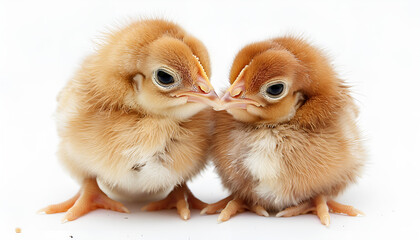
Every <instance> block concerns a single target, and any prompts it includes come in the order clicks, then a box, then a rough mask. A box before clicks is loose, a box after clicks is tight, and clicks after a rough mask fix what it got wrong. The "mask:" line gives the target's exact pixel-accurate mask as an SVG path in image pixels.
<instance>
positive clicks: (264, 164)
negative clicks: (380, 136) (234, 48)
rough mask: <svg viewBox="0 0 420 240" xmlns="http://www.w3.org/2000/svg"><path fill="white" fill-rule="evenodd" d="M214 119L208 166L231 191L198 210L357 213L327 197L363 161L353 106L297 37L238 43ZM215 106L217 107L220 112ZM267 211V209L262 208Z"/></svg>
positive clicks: (326, 66)
mask: <svg viewBox="0 0 420 240" xmlns="http://www.w3.org/2000/svg"><path fill="white" fill-rule="evenodd" d="M230 83H231V86H230V87H229V89H228V90H227V91H226V93H225V94H224V96H223V97H222V98H221V104H222V105H223V109H225V110H226V111H223V112H218V113H217V115H216V116H215V117H216V118H215V132H214V136H213V141H214V144H213V147H212V151H213V155H214V164H215V168H216V170H217V172H218V173H219V175H220V176H221V178H222V182H223V184H224V186H225V187H226V188H228V189H229V190H230V191H231V193H232V195H231V196H229V197H227V198H226V199H223V200H221V201H219V202H217V203H214V204H210V205H208V206H207V207H206V208H204V209H203V210H202V213H208V214H211V213H216V212H217V211H219V210H222V209H223V208H224V209H223V211H222V212H221V213H220V215H219V219H218V220H219V221H226V220H228V219H229V218H230V217H231V216H232V215H234V214H235V213H237V212H241V211H244V210H246V209H247V210H251V211H253V212H255V213H257V214H258V215H262V216H269V214H268V211H276V212H278V214H277V216H278V217H279V216H283V217H286V216H294V215H298V214H305V213H309V212H312V213H316V214H317V215H318V217H319V218H320V220H321V222H322V223H323V224H324V225H328V224H329V222H330V216H329V213H328V211H331V212H335V213H343V214H347V215H351V216H355V215H358V214H361V212H360V211H358V210H356V209H354V208H352V207H350V206H346V205H342V204H339V203H337V202H335V201H334V200H333V198H334V197H335V196H337V195H338V194H339V193H341V192H342V191H343V190H344V189H345V188H346V187H347V186H348V185H349V184H350V183H352V182H355V180H356V178H357V177H358V175H359V174H360V172H361V168H362V166H363V165H364V162H365V153H364V148H363V146H362V144H361V141H360V136H359V132H358V129H357V126H356V117H357V115H358V110H357V108H356V106H355V104H354V102H353V99H352V97H351V96H350V94H349V88H348V87H347V86H346V85H344V83H343V81H342V80H340V79H339V78H338V77H337V75H336V73H335V72H334V70H333V68H332V67H331V64H330V63H329V61H328V60H327V58H326V57H325V56H324V55H323V54H322V53H321V52H320V51H319V50H318V49H316V48H314V47H313V46H311V45H309V44H308V43H306V42H305V41H304V40H302V39H298V38H293V37H283V38H276V39H271V40H267V41H263V42H257V43H254V44H250V45H248V46H246V47H244V48H243V49H242V50H241V51H240V52H239V53H238V55H237V56H236V58H235V60H234V62H233V65H232V68H231V72H230ZM219 110H220V109H219ZM267 210H268V211H267Z"/></svg>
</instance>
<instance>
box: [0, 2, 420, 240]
mask: <svg viewBox="0 0 420 240" xmlns="http://www.w3.org/2000/svg"><path fill="white" fill-rule="evenodd" d="M153 16H155V17H165V18H167V19H171V20H174V21H176V22H177V23H179V24H181V25H182V26H183V27H184V28H185V29H186V30H187V31H189V32H190V33H192V34H194V35H195V36H197V37H198V38H200V39H201V40H202V41H203V42H204V43H205V45H206V46H207V47H208V50H209V53H210V57H211V60H212V68H213V76H212V82H213V83H214V86H215V87H216V89H219V90H220V89H222V88H223V87H225V86H227V76H228V72H229V68H230V64H231V62H232V60H233V57H234V55H235V54H236V52H237V51H238V50H239V49H240V48H241V47H243V46H244V45H245V44H247V43H250V42H252V41H258V40H263V39H266V38H269V37H275V36H281V35H283V34H287V33H293V34H297V35H303V36H305V37H306V38H308V39H309V40H310V41H311V42H313V43H314V44H316V45H317V46H319V47H322V48H324V49H325V50H326V52H327V53H328V54H329V55H330V56H331V59H333V60H334V64H335V66H336V69H337V71H338V72H339V74H340V76H341V77H342V78H344V79H346V81H347V82H348V83H349V84H351V85H352V86H354V88H353V92H354V97H355V98H356V99H357V101H358V104H359V105H360V107H361V115H360V126H361V128H362V130H363V133H364V135H365V137H366V145H367V147H368V149H369V155H370V157H369V161H368V163H367V165H366V168H365V172H364V174H363V177H362V178H361V179H360V181H359V182H358V184H356V185H353V186H352V187H350V188H349V189H347V190H346V191H345V193H344V194H343V195H341V196H340V197H339V198H338V200H339V201H341V202H342V203H346V204H351V205H354V206H355V207H357V208H359V209H361V210H363V211H364V212H365V213H366V216H365V217H346V216H340V215H332V219H331V225H330V227H329V228H326V227H324V226H322V225H321V224H320V223H319V220H318V219H317V218H316V217H315V216H313V215H306V216H299V217H293V218H275V217H270V218H263V217H259V216H256V215H254V214H251V213H244V214H240V215H238V216H235V217H234V218H233V219H231V220H230V221H228V222H226V223H222V224H218V223H217V222H216V219H217V215H211V216H200V215H199V213H198V211H193V212H192V218H191V219H190V220H189V221H187V222H185V221H182V220H180V218H179V217H178V215H177V214H176V212H175V211H174V210H168V211H161V212H152V213H148V212H141V211H140V207H141V205H139V204H132V203H130V204H127V206H128V208H129V209H130V210H131V214H129V215H126V214H121V213H115V212H111V211H106V210H97V211H94V212H92V213H89V214H88V215H86V216H84V217H82V218H80V219H78V220H76V221H74V222H69V223H65V224H61V223H60V219H61V218H62V216H63V215H62V214H55V215H37V214H35V212H36V210H37V209H39V208H41V207H44V206H45V205H48V204H50V203H56V202H59V201H62V200H65V199H68V198H69V197H71V196H72V195H73V194H75V193H76V192H77V190H78V188H79V186H78V185H77V184H76V183H75V182H74V181H73V180H72V179H71V178H70V177H69V175H68V174H67V173H66V171H65V170H64V169H62V168H61V166H60V165H59V164H58V162H57V159H56V156H55V152H56V146H57V141H58V138H57V136H56V132H55V123H54V118H53V113H54V111H55V106H56V100H55V97H56V95H57V93H58V92H59V90H60V89H61V88H62V87H63V85H64V84H65V82H66V81H67V80H68V79H70V78H71V76H72V74H73V72H74V71H75V70H76V69H77V68H78V65H79V64H80V63H81V61H82V59H83V57H84V56H86V55H87V54H88V53H90V52H92V51H93V50H94V48H95V44H94V41H95V39H97V38H98V37H99V36H101V32H104V31H106V29H107V28H108V27H112V26H116V25H121V23H124V22H128V19H129V18H130V17H133V18H138V17H153ZM419 68H420V4H419V2H418V1H336V0H331V1H311V0H308V1H293V2H292V1H288V2H286V1H258V3H256V2H251V1H220V2H218V1H210V0H209V1H205V2H204V1H203V2H199V1H151V2H144V1H134V0H133V1H103V0H98V1H84V0H82V1H80V0H79V1H75V0H73V1H67V2H59V1H50V2H46V1H7V2H6V1H3V0H2V1H1V2H0V194H1V195H0V239H14V238H16V239H71V238H70V236H73V239H153V238H156V239H168V238H170V239H215V238H220V239H235V238H236V239H260V238H262V239H267V238H277V239H293V238H297V239H302V238H306V239H372V238H375V239H379V238H385V237H392V238H397V237H398V238H399V239H414V238H417V239H419V238H420V230H419V224H420V221H419V215H418V213H419V207H418V206H419V202H420V195H419V192H420V190H419V183H420V181H419V174H420V172H419V166H420V163H419V162H420V157H419V148H420V110H419V106H418V105H419V102H420V101H419V98H418V94H419V88H420V84H419V82H420V79H419V75H420V74H419V72H420V71H419ZM189 185H190V187H191V189H192V191H193V192H194V193H195V194H196V195H197V196H198V197H199V198H201V199H202V200H204V201H206V202H214V201H217V200H219V199H221V198H222V197H225V196H227V194H228V192H227V191H224V190H223V189H222V187H221V185H220V181H219V179H218V177H217V175H216V174H215V173H214V171H213V168H211V167H209V168H208V169H207V170H206V171H205V172H203V173H202V175H201V176H198V177H196V178H195V179H194V180H193V181H192V182H191V183H190V184H189ZM16 227H20V228H21V229H22V233H20V234H17V233H15V232H14V231H15V228H16Z"/></svg>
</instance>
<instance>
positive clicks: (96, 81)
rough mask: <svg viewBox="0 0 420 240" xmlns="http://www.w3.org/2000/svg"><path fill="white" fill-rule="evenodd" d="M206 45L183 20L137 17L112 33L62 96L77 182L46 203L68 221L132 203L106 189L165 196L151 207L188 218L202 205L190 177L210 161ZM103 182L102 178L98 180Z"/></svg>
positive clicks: (66, 160)
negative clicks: (59, 199)
mask: <svg viewBox="0 0 420 240" xmlns="http://www.w3.org/2000/svg"><path fill="white" fill-rule="evenodd" d="M209 76H210V60H209V56H208V53H207V50H206V48H205V46H204V45H203V44H202V43H201V42H200V41H199V40H198V39H196V38H195V37H193V36H191V35H189V34H188V33H187V32H185V31H184V30H183V29H182V28H181V27H179V26H178V25H176V24H174V23H172V22H168V21H164V20H143V21H136V22H134V23H132V24H130V25H129V26H127V27H125V28H123V29H121V30H119V31H116V32H114V33H112V34H110V35H109V36H108V39H107V41H106V42H105V43H104V44H103V45H102V46H101V47H100V49H99V50H97V51H96V52H95V53H94V54H92V55H91V56H89V57H87V58H86V60H85V61H84V62H83V64H82V66H81V68H80V70H79V71H78V72H77V73H76V75H75V76H74V78H73V79H71V80H70V81H69V82H68V84H67V85H66V86H65V88H64V89H63V90H62V92H61V93H60V95H59V97H58V109H57V125H58V134H59V137H60V139H61V141H60V144H59V149H58V157H59V159H60V161H61V162H62V164H63V165H64V166H65V168H66V169H67V170H68V171H69V172H70V173H71V175H72V176H73V177H74V178H75V179H77V180H78V181H79V183H80V184H81V188H80V191H79V192H78V193H77V194H76V195H75V196H74V197H72V198H71V199H69V200H67V201H65V202H63V203H59V204H55V205H50V206H48V207H46V208H44V209H42V210H40V211H41V212H45V213H47V214H50V213H58V212H66V214H65V216H64V218H63V221H71V220H74V219H76V218H78V217H80V216H82V215H84V214H86V213H88V212H89V211H92V210H94V209H97V208H105V209H110V210H114V211H119V212H128V209H127V208H125V207H124V206H123V205H122V204H121V203H120V202H117V201H115V200H113V199H111V198H110V197H109V196H108V195H109V194H108V195H107V194H105V193H104V192H103V191H102V190H101V189H100V188H99V186H101V188H102V189H104V191H105V192H109V193H111V194H115V195H118V196H124V197H128V198H131V199H140V200H141V199H143V200H144V199H148V198H149V197H161V198H162V197H164V196H165V195H167V194H168V193H169V192H171V191H172V192H171V193H169V195H168V196H167V197H166V198H165V199H163V200H161V201H159V202H155V203H151V204H149V205H147V206H146V207H145V208H144V209H145V210H159V209H163V208H173V207H176V208H177V210H178V213H179V215H180V216H181V218H182V219H185V220H186V219H189V218H190V210H189V207H191V208H198V209H202V208H203V207H204V206H205V204H204V203H203V202H201V201H200V200H198V199H196V198H195V197H194V196H193V195H192V194H191V192H190V191H189V189H188V188H187V186H186V184H185V183H186V181H188V180H189V179H190V178H191V177H192V176H194V175H196V174H197V173H198V172H199V171H200V170H202V169H203V167H204V166H205V164H206V155H207V153H208V145H209V136H210V123H211V122H210V118H209V114H210V113H209V111H208V110H206V109H205V108H206V107H207V104H210V105H211V104H213V102H214V101H215V100H216V99H218V98H217V95H216V93H215V92H214V90H213V87H212V86H211V84H210V82H209V79H208V77H209ZM98 183H99V186H98Z"/></svg>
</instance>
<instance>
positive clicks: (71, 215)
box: [38, 178, 128, 222]
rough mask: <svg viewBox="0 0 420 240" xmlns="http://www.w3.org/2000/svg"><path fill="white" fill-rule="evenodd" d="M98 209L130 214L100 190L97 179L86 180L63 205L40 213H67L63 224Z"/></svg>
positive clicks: (51, 207)
mask: <svg viewBox="0 0 420 240" xmlns="http://www.w3.org/2000/svg"><path fill="white" fill-rule="evenodd" d="M98 208H104V209H109V210H113V211H117V212H123V213H128V209H127V208H126V207H124V205H123V204H122V203H120V202H117V201H114V200H112V199H110V198H109V197H108V196H107V195H105V193H103V192H102V190H101V189H100V188H99V186H98V184H97V182H96V179H92V178H91V179H86V180H84V181H83V183H82V187H81V188H80V191H79V192H78V193H77V194H76V195H75V196H74V197H72V198H70V199H69V200H67V201H64V202H62V203H58V204H53V205H50V206H48V207H46V208H43V209H41V210H39V211H38V212H44V213H46V214H52V213H60V212H66V214H65V215H64V218H63V219H62V222H67V221H73V220H75V219H77V218H79V217H81V216H83V215H85V214H86V213H88V212H90V211H93V210H95V209H98Z"/></svg>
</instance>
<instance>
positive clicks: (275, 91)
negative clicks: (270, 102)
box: [266, 83, 284, 97]
mask: <svg viewBox="0 0 420 240" xmlns="http://www.w3.org/2000/svg"><path fill="white" fill-rule="evenodd" d="M283 90H284V84H283V83H277V84H274V85H271V86H269V87H268V88H267V90H266V92H267V94H268V95H269V96H273V97H277V96H279V95H280V94H281V93H282V92H283Z"/></svg>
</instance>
